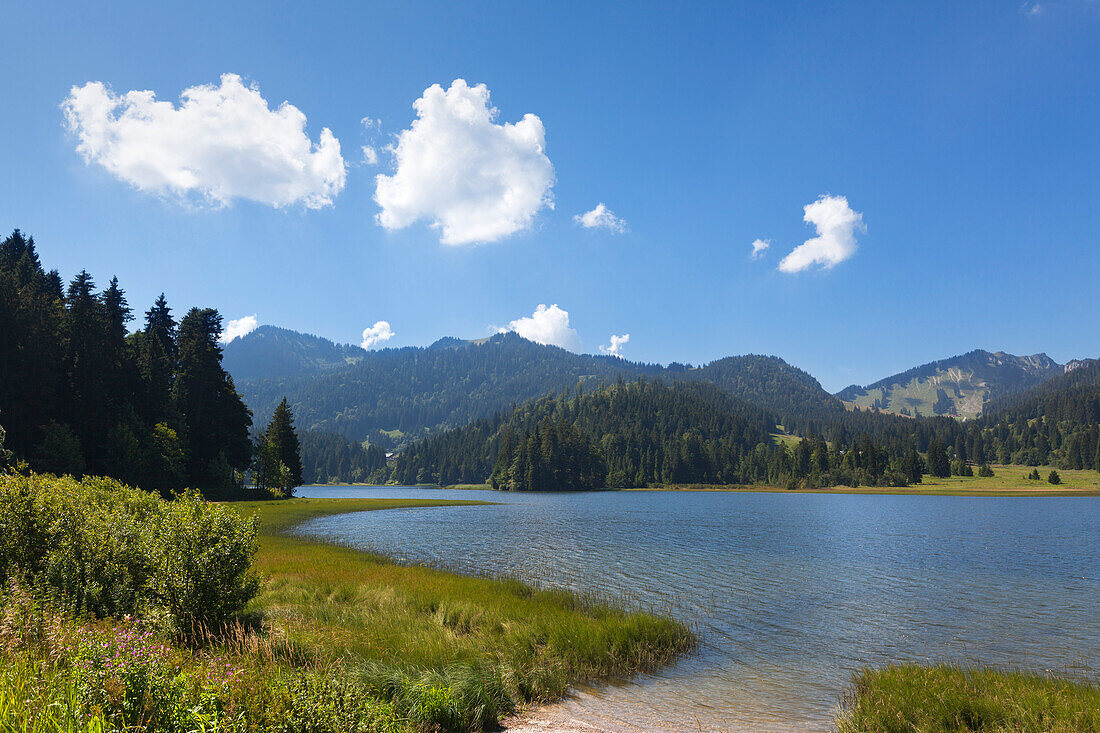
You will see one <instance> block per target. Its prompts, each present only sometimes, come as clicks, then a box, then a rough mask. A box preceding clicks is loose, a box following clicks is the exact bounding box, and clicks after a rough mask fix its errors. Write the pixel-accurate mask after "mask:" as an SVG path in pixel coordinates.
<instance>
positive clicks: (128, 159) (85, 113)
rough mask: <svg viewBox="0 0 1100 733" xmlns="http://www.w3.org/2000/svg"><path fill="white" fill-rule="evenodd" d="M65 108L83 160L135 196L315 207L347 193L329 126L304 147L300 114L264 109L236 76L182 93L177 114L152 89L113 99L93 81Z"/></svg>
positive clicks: (254, 90) (287, 108)
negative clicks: (143, 193) (137, 193)
mask: <svg viewBox="0 0 1100 733" xmlns="http://www.w3.org/2000/svg"><path fill="white" fill-rule="evenodd" d="M62 109H63V110H64V113H65V121H66V124H67V126H68V128H69V130H70V131H71V132H73V133H74V134H75V135H76V136H77V139H78V143H77V147H76V149H77V151H78V152H79V153H80V154H81V155H82V156H83V157H84V160H85V161H86V162H88V163H98V164H99V165H101V166H103V167H104V168H106V169H107V170H108V171H109V172H110V173H111V174H112V175H114V176H115V177H116V178H119V179H121V180H123V181H125V182H127V183H129V184H130V185H132V186H134V187H135V188H137V189H139V190H141V191H147V192H150V193H155V194H175V195H186V194H189V193H197V194H199V195H201V196H203V197H205V198H206V199H207V200H209V201H212V202H214V203H217V204H220V205H223V206H224V205H227V204H229V203H230V202H231V201H232V200H234V199H238V198H242V199H251V200H253V201H258V202H260V203H263V204H267V205H269V206H275V207H282V206H289V205H291V204H303V205H305V206H306V207H308V208H311V209H319V208H321V207H323V206H328V205H330V204H332V201H333V198H335V196H336V195H337V194H338V193H340V191H341V190H343V188H344V179H345V175H346V174H345V167H344V159H343V158H342V157H341V155H340V141H339V140H337V139H336V137H335V136H334V135H333V134H332V132H331V131H330V130H329V129H328V128H327V127H326V128H324V129H323V130H321V136H320V140H319V142H317V143H313V142H311V141H310V139H309V136H308V135H306V132H305V127H306V116H305V115H304V114H302V112H301V111H300V110H299V109H298V108H297V107H295V106H293V105H292V104H290V103H288V102H283V103H282V104H281V105H279V107H278V108H277V109H274V110H273V109H271V108H269V107H268V105H267V102H266V101H265V100H264V98H263V97H262V96H260V90H259V88H258V87H256V86H255V85H253V86H245V85H244V83H243V82H242V81H241V77H239V76H237V75H236V74H223V75H222V77H221V83H220V84H218V85H217V86H215V85H213V84H205V85H201V86H195V87H190V88H188V89H185V90H183V93H182V94H181V95H180V104H179V106H178V107H177V106H175V105H174V104H173V103H172V102H166V101H159V100H157V98H156V95H155V94H154V93H153V92H150V91H130V92H126V93H125V94H122V95H117V94H114V93H113V92H112V91H111V90H110V89H109V88H108V87H107V86H106V85H105V84H103V83H102V82H98V81H92V82H88V83H87V84H85V85H84V86H80V87H77V86H74V87H73V88H72V89H71V90H70V92H69V96H68V98H66V100H65V102H64V103H63V104H62Z"/></svg>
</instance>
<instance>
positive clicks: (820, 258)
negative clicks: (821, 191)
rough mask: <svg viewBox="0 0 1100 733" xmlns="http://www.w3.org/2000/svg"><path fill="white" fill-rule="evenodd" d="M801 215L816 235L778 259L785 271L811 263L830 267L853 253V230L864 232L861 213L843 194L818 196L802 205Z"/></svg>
mask: <svg viewBox="0 0 1100 733" xmlns="http://www.w3.org/2000/svg"><path fill="white" fill-rule="evenodd" d="M803 210H804V211H805V215H804V216H803V217H802V218H803V220H804V221H805V222H806V223H807V224H813V225H814V227H816V229H817V236H816V237H814V238H813V239H807V240H806V241H805V242H804V243H802V244H800V245H798V246H797V247H795V248H794V249H793V250H791V252H790V253H789V254H788V255H787V256H786V257H784V258H783V259H782V260H780V262H779V269H780V270H781V271H782V272H786V273H792V274H793V273H796V272H802V271H803V270H806V269H808V268H809V267H812V266H813V265H815V264H817V265H821V267H822V268H823V269H826V270H828V269H830V268H832V267H835V266H836V265H839V264H840V263H841V262H844V261H845V260H847V259H848V258H850V257H851V256H852V255H854V254H855V253H856V249H858V248H857V246H856V232H857V231H859V232H864V231H866V230H867V228H866V227H865V226H864V225H863V214H861V213H859V212H856V211H852V209H851V207H850V206H848V199H846V198H845V197H844V196H827V195H823V196H821V197H820V198H819V199H818V200H817V201H814V202H813V203H812V204H807V205H806V206H805V207H803Z"/></svg>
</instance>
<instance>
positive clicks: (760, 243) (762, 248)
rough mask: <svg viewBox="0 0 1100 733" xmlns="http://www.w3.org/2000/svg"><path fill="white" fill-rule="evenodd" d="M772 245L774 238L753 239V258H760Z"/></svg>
mask: <svg viewBox="0 0 1100 733" xmlns="http://www.w3.org/2000/svg"><path fill="white" fill-rule="evenodd" d="M770 246H772V240H770V239H754V240H753V241H752V258H753V259H754V260H758V259H760V258H761V257H763V256H764V253H765V252H767V251H768V247H770Z"/></svg>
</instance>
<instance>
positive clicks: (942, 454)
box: [928, 438, 951, 478]
mask: <svg viewBox="0 0 1100 733" xmlns="http://www.w3.org/2000/svg"><path fill="white" fill-rule="evenodd" d="M928 473H930V474H932V475H933V476H935V477H936V478H947V477H948V476H950V475H951V461H950V460H949V459H948V458H947V449H946V448H944V447H943V442H942V441H941V440H940V439H939V438H934V439H933V440H932V442H930V443H929V444H928Z"/></svg>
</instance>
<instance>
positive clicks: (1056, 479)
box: [1047, 471, 1062, 486]
mask: <svg viewBox="0 0 1100 733" xmlns="http://www.w3.org/2000/svg"><path fill="white" fill-rule="evenodd" d="M1047 481H1049V482H1050V483H1052V484H1054V485H1055V486H1057V485H1058V484H1060V483H1062V477H1061V476H1059V475H1058V472H1057V471H1051V472H1050V475H1049V476H1047Z"/></svg>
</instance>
